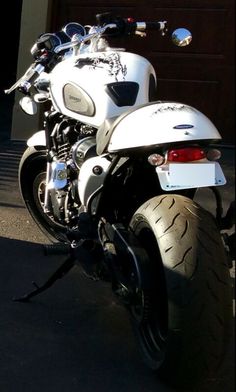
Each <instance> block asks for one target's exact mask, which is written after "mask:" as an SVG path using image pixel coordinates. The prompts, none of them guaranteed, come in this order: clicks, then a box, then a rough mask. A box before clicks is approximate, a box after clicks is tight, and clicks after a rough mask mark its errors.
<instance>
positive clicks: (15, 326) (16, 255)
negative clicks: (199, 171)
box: [0, 141, 235, 392]
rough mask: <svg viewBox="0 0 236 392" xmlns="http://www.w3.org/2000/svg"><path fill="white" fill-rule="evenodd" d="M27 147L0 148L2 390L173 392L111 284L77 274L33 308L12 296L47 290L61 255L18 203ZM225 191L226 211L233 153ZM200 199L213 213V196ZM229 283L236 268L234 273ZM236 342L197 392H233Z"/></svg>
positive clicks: (227, 156)
mask: <svg viewBox="0 0 236 392" xmlns="http://www.w3.org/2000/svg"><path fill="white" fill-rule="evenodd" d="M21 152H22V144H20V143H12V142H9V141H8V142H4V143H2V145H1V144H0V260H1V261H0V281H1V286H0V287H1V289H0V309H1V318H0V391H1V392H16V391H17V392H54V391H57V392H75V391H76V392H78V391H81V392H93V391H97V392H100V391H101V392H157V391H158V392H171V391H173V390H172V389H170V388H167V387H166V386H164V385H162V384H161V383H160V382H159V381H158V380H157V378H156V377H155V375H154V374H153V373H152V372H151V371H150V370H148V369H147V368H146V367H145V366H144V364H143V363H142V359H141V357H140V356H139V352H138V349H137V346H136V344H135V340H134V337H133V335H132V331H131V328H130V324H129V320H128V315H127V314H126V311H125V310H124V309H123V307H121V306H120V305H119V304H118V303H117V302H116V300H115V298H114V297H113V295H112V294H111V290H110V288H109V287H110V286H109V285H108V284H105V283H103V282H92V281H90V280H88V279H86V278H84V276H83V274H82V271H81V270H80V268H79V267H75V268H73V269H72V270H71V271H70V272H69V273H68V274H67V275H66V276H65V277H64V278H63V279H61V280H60V281H58V282H57V283H56V284H55V285H54V286H53V287H52V288H51V289H49V290H48V291H46V292H44V293H42V294H41V295H39V296H38V297H35V298H34V299H33V300H32V301H31V302H29V303H18V302H13V301H12V297H13V296H15V295H21V294H24V293H25V292H27V291H28V290H30V289H31V288H32V286H31V282H32V281H33V280H35V281H36V282H38V283H39V284H42V283H43V282H44V280H45V279H46V278H47V277H48V276H49V274H50V273H51V272H53V271H54V270H55V269H56V267H57V266H58V264H59V263H60V262H62V261H63V260H64V256H55V255H54V256H45V254H44V248H43V245H44V244H47V243H48V241H47V239H46V238H45V237H44V236H43V235H42V234H41V233H40V232H39V231H38V229H37V227H36V225H35V223H34V222H33V221H32V220H31V218H30V216H29V214H28V212H27V211H26V209H25V207H24V205H23V203H22V200H21V198H20V194H19V190H18V183H17V168H18V163H19V159H20V156H21ZM223 162H224V168H225V173H226V176H227V177H228V180H229V181H228V185H227V187H225V190H224V208H227V205H228V203H229V201H231V200H233V199H234V198H235V193H234V151H233V150H229V151H227V152H226V154H225V157H224V159H223ZM199 200H200V201H203V202H206V204H207V205H208V206H209V208H212V201H211V199H210V196H209V195H205V194H202V195H199ZM231 274H232V281H233V276H234V270H233V269H232V270H231ZM234 369H235V359H234V342H233V341H232V345H231V347H230V350H229V352H228V355H227V357H226V358H225V360H224V363H223V366H222V368H221V369H220V371H219V373H218V375H217V378H216V379H214V380H209V382H207V383H206V384H205V385H204V386H202V387H201V389H198V392H206V391H209V390H211V391H212V392H226V391H227V392H233V391H234V390H235V388H234Z"/></svg>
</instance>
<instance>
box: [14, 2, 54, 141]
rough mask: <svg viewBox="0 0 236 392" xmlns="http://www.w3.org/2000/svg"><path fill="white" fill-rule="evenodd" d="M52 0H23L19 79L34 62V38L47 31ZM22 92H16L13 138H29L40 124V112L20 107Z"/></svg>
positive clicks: (18, 67) (18, 66) (18, 65)
mask: <svg viewBox="0 0 236 392" xmlns="http://www.w3.org/2000/svg"><path fill="white" fill-rule="evenodd" d="M50 3H51V2H50V0H23V2H22V13H21V29H20V42H19V52H18V63H17V79H18V78H19V77H20V76H22V75H23V73H24V72H25V71H26V69H27V68H28V67H29V65H30V64H31V62H32V56H31V54H30V49H31V47H32V46H33V43H34V40H35V39H36V38H37V37H38V36H39V34H41V33H42V32H44V31H47V26H48V18H49V13H50ZM20 98H22V94H20V93H18V92H16V93H15V101H14V107H13V115H12V128H11V139H13V140H25V139H27V138H28V137H29V136H30V135H31V134H32V133H33V132H34V131H35V130H36V129H37V127H38V125H39V117H40V115H39V113H38V114H37V115H36V116H27V115H26V114H24V113H23V111H22V110H21V108H20V107H19V103H18V102H19V99H20Z"/></svg>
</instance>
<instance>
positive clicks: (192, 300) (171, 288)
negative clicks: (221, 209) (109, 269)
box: [130, 194, 232, 387]
mask: <svg viewBox="0 0 236 392" xmlns="http://www.w3.org/2000/svg"><path fill="white" fill-rule="evenodd" d="M130 228H131V230H132V231H133V233H134V234H135V235H136V237H137V238H138V240H139V242H140V244H141V245H142V247H143V248H144V249H145V250H146V252H147V255H148V260H149V261H148V262H149V264H150V265H148V266H147V272H148V273H149V274H150V282H151V281H152V284H151V285H150V290H148V289H146V288H145V289H144V290H137V294H136V299H135V301H134V303H133V305H132V306H131V309H130V310H131V315H132V317H131V320H132V324H133V327H134V332H135V334H136V336H137V338H138V342H139V346H140V348H141V352H142V354H143V357H144V360H145V362H146V363H147V365H148V366H149V367H150V368H151V369H153V370H155V371H157V373H158V375H159V376H160V378H161V379H163V380H164V381H165V382H167V383H168V384H170V385H171V386H175V387H190V386H193V385H194V384H195V385H198V384H199V383H201V382H202V381H203V380H205V379H207V378H208V377H210V376H212V375H214V374H215V373H214V372H216V369H217V368H218V366H219V365H220V362H221V360H222V359H223V357H224V354H225V352H226V351H227V342H228V340H229V337H230V335H231V326H232V286H231V282H230V275H229V269H228V264H227V259H226V253H225V249H224V246H223V242H222V239H221V236H220V233H219V230H218V228H217V225H216V223H215V220H214V218H213V216H212V215H211V214H210V213H208V212H207V211H206V210H204V209H203V208H202V207H200V206H199V205H198V204H196V203H195V202H193V201H192V200H191V199H189V198H186V197H184V196H180V195H171V194H168V195H162V196H157V197H154V198H152V199H150V200H149V201H147V202H146V203H144V204H143V205H142V206H141V207H140V208H139V209H138V210H137V211H136V212H135V214H134V215H133V217H132V220H131V223H130ZM153 282H154V284H153ZM146 286H147V285H146ZM146 286H145V287H146Z"/></svg>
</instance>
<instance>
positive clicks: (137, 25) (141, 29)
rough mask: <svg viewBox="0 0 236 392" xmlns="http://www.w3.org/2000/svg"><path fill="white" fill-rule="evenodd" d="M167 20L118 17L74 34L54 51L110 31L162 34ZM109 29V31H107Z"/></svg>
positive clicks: (72, 46) (142, 34)
mask: <svg viewBox="0 0 236 392" xmlns="http://www.w3.org/2000/svg"><path fill="white" fill-rule="evenodd" d="M166 25H167V21H158V22H134V21H133V20H132V19H130V18H128V19H119V20H118V21H117V22H116V23H108V24H106V25H105V26H102V27H101V26H94V27H93V29H94V31H92V32H90V33H88V34H86V35H84V36H82V35H75V36H74V38H73V39H72V41H71V42H67V43H65V44H61V45H58V46H57V47H56V48H55V49H54V52H55V53H60V52H61V51H62V50H66V49H71V48H74V47H75V46H77V45H80V44H83V43H86V42H88V41H90V40H91V39H93V38H95V37H99V36H101V35H103V34H105V33H106V34H107V35H112V31H113V30H114V32H115V33H118V34H132V33H133V34H138V35H141V36H145V35H146V33H145V32H146V31H151V30H157V31H160V32H161V34H162V35H165V33H166V31H167V26H166ZM109 30H110V31H109Z"/></svg>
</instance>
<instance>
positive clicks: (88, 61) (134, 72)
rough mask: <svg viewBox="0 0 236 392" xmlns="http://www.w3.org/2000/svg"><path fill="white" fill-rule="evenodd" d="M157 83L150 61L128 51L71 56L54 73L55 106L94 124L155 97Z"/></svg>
mask: <svg viewBox="0 0 236 392" xmlns="http://www.w3.org/2000/svg"><path fill="white" fill-rule="evenodd" d="M155 86H156V74H155V70H154V68H153V66H152V65H151V64H150V62H149V61H148V60H146V59H145V58H144V57H142V56H139V55H136V54H133V53H129V52H125V51H117V52H115V51H106V52H97V53H87V54H80V55H79V56H76V57H74V56H71V57H69V58H67V59H65V60H63V61H62V62H61V63H59V64H57V65H56V66H55V68H54V69H53V71H52V72H51V76H50V92H51V96H52V102H53V104H54V106H55V108H56V109H57V110H58V111H60V112H61V113H63V114H65V115H67V116H69V117H72V118H75V119H76V120H79V121H81V122H85V123H87V124H90V125H92V126H94V127H99V126H100V125H101V124H102V123H103V121H104V120H105V119H106V118H111V117H114V116H119V115H120V114H121V113H123V112H125V111H126V110H127V109H129V108H131V107H134V106H138V105H141V104H144V103H147V102H150V101H151V100H153V97H152V92H153V91H154V90H155Z"/></svg>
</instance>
